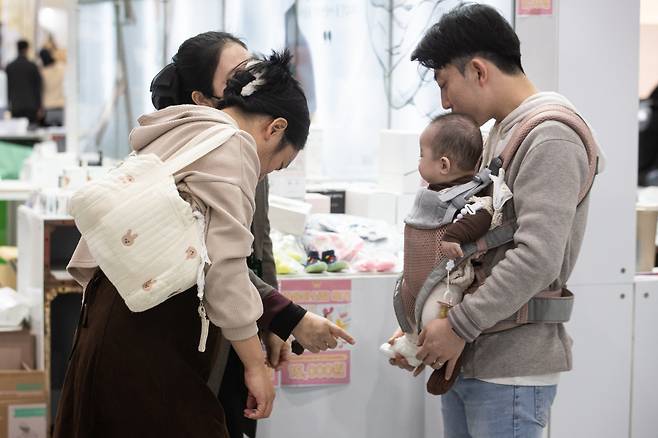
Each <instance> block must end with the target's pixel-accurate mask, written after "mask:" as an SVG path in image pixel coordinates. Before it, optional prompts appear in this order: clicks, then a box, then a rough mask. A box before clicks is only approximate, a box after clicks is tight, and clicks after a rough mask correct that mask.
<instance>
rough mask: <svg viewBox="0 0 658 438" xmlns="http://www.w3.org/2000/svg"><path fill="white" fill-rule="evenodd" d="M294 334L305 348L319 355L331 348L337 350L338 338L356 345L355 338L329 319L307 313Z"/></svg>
mask: <svg viewBox="0 0 658 438" xmlns="http://www.w3.org/2000/svg"><path fill="white" fill-rule="evenodd" d="M292 334H293V336H294V337H295V339H296V340H297V342H299V343H300V344H302V346H303V347H304V348H306V349H307V350H308V351H310V352H311V353H318V352H320V351H324V350H327V349H329V348H336V346H337V345H338V341H337V339H338V338H341V339H344V340H345V341H346V342H347V343H349V344H352V345H354V343H355V341H354V338H353V337H352V336H351V335H350V334H349V333H347V332H346V331H345V330H343V329H342V328H340V327H338V326H337V325H336V324H334V323H333V322H331V321H329V320H328V319H327V318H323V317H321V316H318V315H316V314H315V313H312V312H306V315H304V317H303V318H302V320H301V321H299V323H298V324H297V326H295V328H294V329H293V330H292Z"/></svg>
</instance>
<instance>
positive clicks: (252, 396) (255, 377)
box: [231, 335, 274, 420]
mask: <svg viewBox="0 0 658 438" xmlns="http://www.w3.org/2000/svg"><path fill="white" fill-rule="evenodd" d="M231 345H232V346H233V348H234V349H235V352H236V353H237V354H238V357H240V361H241V362H242V364H243V365H244V382H245V384H246V385H247V390H248V391H249V395H248V396H247V406H246V407H245V410H244V416H245V417H247V418H251V419H252V420H258V419H260V418H267V417H269V416H270V414H271V413H272V403H273V402H274V384H273V382H272V380H273V379H272V374H271V371H270V369H269V368H267V366H265V356H264V355H263V350H262V349H261V346H260V340H259V339H258V336H256V335H254V336H252V337H250V338H248V339H244V340H242V341H231Z"/></svg>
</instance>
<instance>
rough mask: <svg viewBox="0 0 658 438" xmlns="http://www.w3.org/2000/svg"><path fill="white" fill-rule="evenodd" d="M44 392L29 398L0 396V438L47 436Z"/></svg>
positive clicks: (43, 437) (38, 437) (44, 437)
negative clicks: (2, 397) (4, 397)
mask: <svg viewBox="0 0 658 438" xmlns="http://www.w3.org/2000/svg"><path fill="white" fill-rule="evenodd" d="M47 430H48V405H47V403H46V394H45V393H44V394H43V395H42V396H40V397H35V398H29V399H18V400H11V399H7V400H5V399H1V398H0V438H47V437H48V434H47Z"/></svg>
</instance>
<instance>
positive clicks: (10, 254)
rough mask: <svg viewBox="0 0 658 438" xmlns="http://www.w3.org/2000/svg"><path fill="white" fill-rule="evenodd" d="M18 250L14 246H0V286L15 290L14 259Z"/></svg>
mask: <svg viewBox="0 0 658 438" xmlns="http://www.w3.org/2000/svg"><path fill="white" fill-rule="evenodd" d="M17 258H18V251H17V249H16V247H14V246H1V247H0V287H10V288H12V289H14V290H16V260H17Z"/></svg>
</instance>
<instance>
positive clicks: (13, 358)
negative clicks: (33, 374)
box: [0, 330, 36, 391]
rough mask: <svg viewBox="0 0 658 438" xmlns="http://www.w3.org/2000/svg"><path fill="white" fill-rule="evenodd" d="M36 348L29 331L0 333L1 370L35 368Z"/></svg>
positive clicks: (33, 338) (0, 389)
mask: <svg viewBox="0 0 658 438" xmlns="http://www.w3.org/2000/svg"><path fill="white" fill-rule="evenodd" d="M35 346H36V337H35V336H34V335H33V334H30V331H29V330H20V331H0V370H18V369H21V368H25V367H27V368H30V369H33V368H35ZM0 391H2V388H1V387H0Z"/></svg>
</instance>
